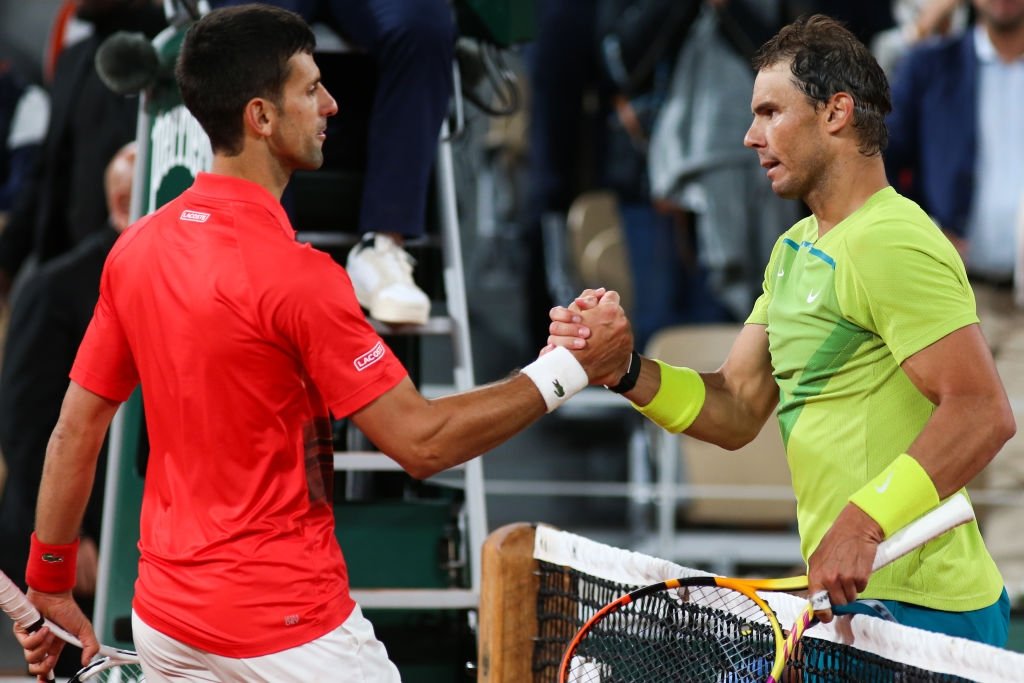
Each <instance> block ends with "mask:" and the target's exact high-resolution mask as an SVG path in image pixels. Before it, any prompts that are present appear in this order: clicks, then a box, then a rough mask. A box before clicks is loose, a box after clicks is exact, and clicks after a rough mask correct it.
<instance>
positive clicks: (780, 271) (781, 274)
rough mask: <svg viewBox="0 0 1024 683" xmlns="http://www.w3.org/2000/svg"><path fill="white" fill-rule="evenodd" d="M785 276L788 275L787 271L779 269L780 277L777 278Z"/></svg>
mask: <svg viewBox="0 0 1024 683" xmlns="http://www.w3.org/2000/svg"><path fill="white" fill-rule="evenodd" d="M785 274H786V271H785V270H783V269H782V268H779V274H778V276H777V277H782V276H783V275H785Z"/></svg>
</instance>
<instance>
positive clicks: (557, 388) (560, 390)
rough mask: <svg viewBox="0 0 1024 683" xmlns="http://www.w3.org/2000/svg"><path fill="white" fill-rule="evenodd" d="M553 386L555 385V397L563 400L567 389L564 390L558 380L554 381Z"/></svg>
mask: <svg viewBox="0 0 1024 683" xmlns="http://www.w3.org/2000/svg"><path fill="white" fill-rule="evenodd" d="M552 384H554V385H555V396H557V397H558V398H562V397H563V396H565V389H563V388H562V385H561V384H559V383H558V380H557V379H556V380H554V381H553V382H552Z"/></svg>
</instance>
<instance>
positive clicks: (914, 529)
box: [872, 493, 974, 571]
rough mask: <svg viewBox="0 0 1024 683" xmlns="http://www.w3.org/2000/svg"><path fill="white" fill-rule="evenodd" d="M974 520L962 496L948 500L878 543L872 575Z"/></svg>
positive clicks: (969, 506)
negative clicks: (934, 539) (937, 537)
mask: <svg viewBox="0 0 1024 683" xmlns="http://www.w3.org/2000/svg"><path fill="white" fill-rule="evenodd" d="M972 519H974V508H972V507H971V504H970V503H969V502H967V498H965V497H964V496H963V494H960V493H957V494H955V495H953V496H951V497H950V498H949V499H948V500H947V501H946V502H945V503H943V504H942V505H940V506H939V507H937V508H935V509H933V510H932V511H931V512H928V513H926V514H924V515H922V516H921V517H919V518H918V519H916V520H914V521H913V522H911V523H910V524H908V525H907V526H905V527H903V528H902V529H900V530H899V531H897V532H896V533H894V534H893V535H892V536H890V537H889V538H887V539H885V540H884V541H882V543H880V544H879V546H878V551H877V552H876V553H875V563H874V565H873V566H872V571H874V570H876V569H881V568H882V567H884V566H886V565H887V564H890V563H892V562H895V561H896V560H898V559H900V558H901V557H903V556H904V555H906V554H907V553H909V552H910V551H911V550H914V549H915V548H918V547H920V546H922V545H924V544H925V543H927V542H928V541H930V540H932V539H933V538H935V537H936V536H941V535H942V534H944V533H946V532H947V531H949V530H950V529H953V528H955V527H958V526H960V525H961V524H966V523H967V522H970V521H971V520H972Z"/></svg>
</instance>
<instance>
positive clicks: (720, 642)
mask: <svg viewBox="0 0 1024 683" xmlns="http://www.w3.org/2000/svg"><path fill="white" fill-rule="evenodd" d="M774 652H775V641H774V635H773V632H772V629H771V626H770V622H769V620H768V617H767V616H766V615H765V614H764V612H763V611H762V610H761V608H760V607H759V606H758V605H757V604H756V603H755V602H754V601H752V600H750V598H747V597H746V596H744V595H742V594H740V593H737V592H736V591H732V590H726V589H721V588H707V587H701V588H683V589H679V590H678V591H662V592H658V593H653V594H651V595H647V596H644V597H642V598H639V599H637V600H636V601H634V602H632V603H630V604H627V605H625V606H623V607H622V608H620V609H619V610H617V611H615V612H612V613H610V614H608V615H607V616H605V617H604V618H603V619H601V620H600V621H598V622H596V623H595V624H594V625H593V627H592V628H591V629H590V631H589V632H588V633H587V634H586V636H585V637H584V638H583V639H582V640H581V641H580V642H579V644H578V646H577V648H576V651H575V653H574V657H573V660H572V663H571V665H570V673H569V677H568V680H569V681H572V682H574V683H598V682H600V683H610V682H614V683H649V682H650V681H697V682H699V681H707V682H709V683H711V682H715V681H722V682H730V683H740V682H743V681H750V682H751V683H753V682H754V681H763V680H764V679H765V677H766V676H767V674H768V672H769V671H770V670H771V664H772V660H773V658H774Z"/></svg>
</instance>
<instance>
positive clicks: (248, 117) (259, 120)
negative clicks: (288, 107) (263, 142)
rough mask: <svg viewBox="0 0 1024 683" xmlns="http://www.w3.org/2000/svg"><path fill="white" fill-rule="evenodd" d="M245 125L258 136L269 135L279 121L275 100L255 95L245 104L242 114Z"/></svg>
mask: <svg viewBox="0 0 1024 683" xmlns="http://www.w3.org/2000/svg"><path fill="white" fill-rule="evenodd" d="M242 117H243V122H244V124H245V127H246V128H247V129H248V130H249V131H251V132H252V134H253V135H256V136H257V137H269V136H270V133H271V132H272V131H273V129H274V123H275V122H276V121H277V108H276V107H275V106H274V104H273V102H271V101H270V100H267V99H264V98H262V97H254V98H252V99H251V100H249V101H248V102H247V103H246V105H245V110H244V112H243V114H242Z"/></svg>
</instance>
